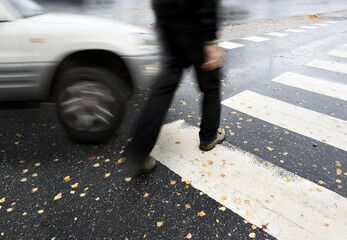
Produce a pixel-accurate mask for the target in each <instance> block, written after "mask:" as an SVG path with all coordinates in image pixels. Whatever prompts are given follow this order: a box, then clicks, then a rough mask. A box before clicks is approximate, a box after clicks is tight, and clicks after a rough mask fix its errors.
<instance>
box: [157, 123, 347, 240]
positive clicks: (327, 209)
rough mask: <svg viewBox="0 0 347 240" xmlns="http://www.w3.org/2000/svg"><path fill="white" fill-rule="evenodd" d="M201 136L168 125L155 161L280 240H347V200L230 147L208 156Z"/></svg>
mask: <svg viewBox="0 0 347 240" xmlns="http://www.w3.org/2000/svg"><path fill="white" fill-rule="evenodd" d="M198 131H199V129H198V128H197V127H193V126H190V125H187V124H185V123H184V121H183V120H181V121H177V122H173V123H170V124H166V125H165V126H164V127H163V128H162V131H161V134H160V137H159V141H158V143H157V145H156V147H155V149H154V150H153V152H152V156H153V157H154V158H156V159H157V160H159V161H160V162H161V163H162V164H164V165H165V166H167V167H168V168H169V169H171V170H172V171H174V172H175V173H177V174H178V175H180V176H181V177H182V178H186V179H189V180H191V184H192V186H193V187H195V188H197V189H199V190H200V191H202V192H204V193H205V194H207V195H208V196H209V197H211V198H213V199H214V200H216V201H217V202H219V203H220V204H221V205H224V206H226V207H228V208H229V209H231V210H232V211H233V212H235V213H237V214H238V215H240V216H241V217H243V218H244V219H246V220H247V221H249V222H251V223H253V224H255V225H257V226H258V227H259V228H261V227H262V226H266V228H264V230H265V231H266V232H268V233H269V234H271V235H272V236H274V237H275V238H277V239H286V240H308V239H312V240H326V239H332V237H333V239H347V232H346V226H347V218H346V216H347V199H346V198H344V197H342V196H340V195H338V194H337V193H335V192H333V191H330V190H328V189H326V188H324V187H322V186H319V185H318V184H315V183H313V182H310V181H308V180H306V179H304V178H302V177H299V176H296V175H295V174H293V173H290V172H288V171H286V170H284V169H282V168H280V167H277V166H275V165H273V164H270V163H266V162H265V161H263V160H261V159H259V158H257V157H256V156H254V155H251V154H249V153H247V152H244V151H242V150H240V149H237V148H235V147H232V146H230V145H227V144H224V146H217V147H216V148H215V149H214V150H212V151H210V152H206V153H202V152H201V151H199V149H198V144H199V139H198ZM177 143H179V144H177ZM223 176H224V177H223ZM200 210H205V211H206V212H207V214H209V211H215V209H195V211H196V212H198V211H200ZM217 211H218V210H217ZM230 227H232V226H230Z"/></svg>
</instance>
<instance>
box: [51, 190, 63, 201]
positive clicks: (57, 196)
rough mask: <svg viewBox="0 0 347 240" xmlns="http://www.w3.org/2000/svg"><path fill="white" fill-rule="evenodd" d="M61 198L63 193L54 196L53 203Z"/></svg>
mask: <svg viewBox="0 0 347 240" xmlns="http://www.w3.org/2000/svg"><path fill="white" fill-rule="evenodd" d="M62 197H63V193H61V192H60V193H58V194H57V195H55V196H54V198H53V201H57V200H59V199H61V198H62Z"/></svg>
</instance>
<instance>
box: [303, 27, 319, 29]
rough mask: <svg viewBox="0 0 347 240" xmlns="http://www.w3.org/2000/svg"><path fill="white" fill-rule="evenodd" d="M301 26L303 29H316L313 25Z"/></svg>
mask: <svg viewBox="0 0 347 240" xmlns="http://www.w3.org/2000/svg"><path fill="white" fill-rule="evenodd" d="M301 28H304V29H316V28H318V27H315V26H302V27H301Z"/></svg>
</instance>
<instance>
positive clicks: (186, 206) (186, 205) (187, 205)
mask: <svg viewBox="0 0 347 240" xmlns="http://www.w3.org/2000/svg"><path fill="white" fill-rule="evenodd" d="M184 207H185V208H186V209H190V208H192V207H191V206H190V204H189V203H186V204H185V205H184Z"/></svg>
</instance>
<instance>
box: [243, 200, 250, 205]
mask: <svg viewBox="0 0 347 240" xmlns="http://www.w3.org/2000/svg"><path fill="white" fill-rule="evenodd" d="M243 202H244V203H246V204H250V203H251V201H249V200H248V199H246V200H244V201H243Z"/></svg>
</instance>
